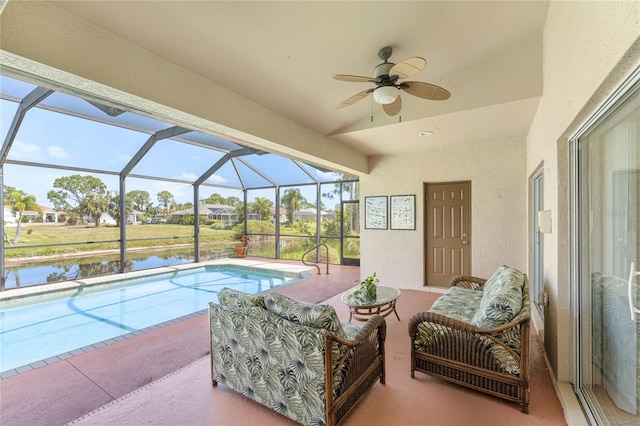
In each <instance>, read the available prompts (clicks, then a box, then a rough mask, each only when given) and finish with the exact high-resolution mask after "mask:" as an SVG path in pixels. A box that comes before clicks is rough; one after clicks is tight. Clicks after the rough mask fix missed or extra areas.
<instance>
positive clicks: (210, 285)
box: [0, 265, 301, 372]
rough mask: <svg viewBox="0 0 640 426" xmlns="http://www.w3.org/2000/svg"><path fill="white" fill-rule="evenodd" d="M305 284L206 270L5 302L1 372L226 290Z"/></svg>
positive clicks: (201, 305) (0, 314)
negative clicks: (228, 288) (229, 288)
mask: <svg viewBox="0 0 640 426" xmlns="http://www.w3.org/2000/svg"><path fill="white" fill-rule="evenodd" d="M300 279H301V278H300V277H297V278H296V277H295V276H293V275H291V274H284V273H279V272H277V271H262V270H256V269H249V268H243V267H240V266H226V265H225V266H205V267H202V268H195V269H188V270H182V271H177V272H172V273H164V274H159V275H153V276H151V277H147V278H137V279H132V280H126V281H118V282H113V283H110V284H109V285H106V286H102V285H101V286H95V287H79V288H77V289H74V290H73V291H72V292H68V291H67V292H65V293H64V294H62V293H61V294H53V295H48V296H37V297H29V298H27V299H25V300H24V301H20V302H6V303H3V304H2V306H0V372H4V371H7V370H11V369H14V368H17V367H21V366H27V365H28V364H32V363H35V362H38V361H40V360H48V359H51V358H53V359H51V361H56V360H57V359H55V357H56V356H57V355H60V354H65V353H68V352H71V351H74V350H76V349H78V348H83V347H86V346H90V345H93V344H95V343H98V342H102V341H105V340H109V339H113V338H116V337H118V336H122V335H125V334H128V333H131V332H136V331H138V330H142V329H145V328H147V327H150V326H153V325H156V324H160V323H163V322H166V321H170V320H173V319H176V318H180V317H183V316H185V315H189V314H193V313H194V312H199V311H203V310H206V309H207V308H208V304H209V302H212V301H217V300H218V297H217V293H218V291H220V290H221V289H222V288H224V287H231V288H234V289H237V290H241V291H244V292H247V293H260V292H262V291H265V290H269V289H273V288H275V287H278V286H281V285H284V284H291V283H293V282H295V281H299V280H300ZM45 362H46V361H45Z"/></svg>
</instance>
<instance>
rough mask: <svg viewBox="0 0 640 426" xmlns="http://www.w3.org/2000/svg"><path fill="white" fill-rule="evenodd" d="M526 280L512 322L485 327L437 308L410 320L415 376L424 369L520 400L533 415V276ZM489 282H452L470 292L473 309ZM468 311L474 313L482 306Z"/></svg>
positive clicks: (471, 279)
mask: <svg viewBox="0 0 640 426" xmlns="http://www.w3.org/2000/svg"><path fill="white" fill-rule="evenodd" d="M520 274H522V273H520ZM522 276H524V281H523V284H522V307H521V310H520V312H519V313H517V314H516V315H515V317H513V319H511V320H510V321H509V322H508V323H506V324H503V325H500V326H496V327H492V328H480V327H478V326H475V325H473V324H472V323H470V322H468V321H464V320H461V319H460V318H452V317H450V316H447V315H443V314H442V313H436V312H432V311H431V310H430V311H428V312H420V313H417V314H415V315H414V316H413V317H412V318H411V319H410V321H409V335H410V337H411V377H414V372H415V371H421V372H423V373H426V374H430V375H432V376H435V377H438V378H441V379H444V380H447V381H450V382H453V383H456V384H460V385H463V386H466V387H468V388H471V389H475V390H478V391H481V392H485V393H487V394H490V395H494V396H497V397H500V398H504V399H506V400H509V401H513V402H517V403H519V405H520V411H522V412H523V413H528V412H529V362H530V360H529V347H530V346H529V345H530V307H529V286H528V281H527V277H526V275H524V274H522ZM486 281H487V280H485V279H482V278H476V277H469V276H460V277H456V278H454V279H453V280H452V281H451V287H450V290H451V288H453V287H458V288H461V289H465V290H463V291H462V293H466V294H464V296H465V297H464V298H462V299H461V300H462V303H465V301H470V302H468V303H470V304H471V305H473V304H474V302H473V300H475V301H476V302H477V300H479V299H478V298H477V297H476V298H474V297H473V296H474V295H473V293H472V292H482V291H483V290H484V285H485V282H486ZM450 290H449V291H450ZM457 291H458V292H459V291H460V290H457ZM445 294H446V293H445ZM476 296H479V297H481V294H478V295H476ZM436 303H437V302H436ZM434 306H435V303H434ZM468 308H469V309H470V311H472V310H473V309H475V308H477V306H470V307H468Z"/></svg>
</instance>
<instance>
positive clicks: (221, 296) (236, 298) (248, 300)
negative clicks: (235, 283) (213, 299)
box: [218, 287, 264, 308]
mask: <svg viewBox="0 0 640 426" xmlns="http://www.w3.org/2000/svg"><path fill="white" fill-rule="evenodd" d="M218 302H220V304H221V305H225V306H229V307H232V308H253V307H259V308H264V296H260V295H255V294H251V293H245V292H244V291H240V290H235V289H233V288H229V287H225V288H223V289H222V290H220V291H219V292H218Z"/></svg>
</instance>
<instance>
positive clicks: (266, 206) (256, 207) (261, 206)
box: [248, 197, 273, 220]
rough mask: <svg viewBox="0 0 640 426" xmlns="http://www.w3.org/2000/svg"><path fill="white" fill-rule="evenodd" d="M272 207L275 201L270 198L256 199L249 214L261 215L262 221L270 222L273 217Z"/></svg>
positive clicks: (250, 207)
mask: <svg viewBox="0 0 640 426" xmlns="http://www.w3.org/2000/svg"><path fill="white" fill-rule="evenodd" d="M271 207H273V201H271V200H270V199H268V198H263V197H256V199H255V200H254V201H253V203H251V205H250V206H249V209H248V210H249V213H255V214H258V215H260V220H268V219H269V216H270V215H271Z"/></svg>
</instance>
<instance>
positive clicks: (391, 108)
mask: <svg viewBox="0 0 640 426" xmlns="http://www.w3.org/2000/svg"><path fill="white" fill-rule="evenodd" d="M392 52H393V49H392V48H391V46H386V47H383V48H382V49H380V50H379V51H378V57H379V58H380V59H382V60H383V61H384V62H383V63H381V64H379V65H378V66H376V67H375V69H374V71H373V77H363V76H359V75H349V74H336V75H334V76H333V78H335V79H336V80H341V81H349V82H364V83H374V84H375V85H376V86H375V87H373V88H370V89H366V90H363V91H362V92H359V93H356V94H355V95H353V96H351V97H350V98H347V99H345V100H344V101H342V103H340V105H338V106H337V107H336V109H340V108H344V107H347V106H349V105H353V104H355V103H356V102H358V101H359V100H361V99H364V98H366V97H367V96H368V95H369V93H373V99H374V100H375V101H376V103H379V104H381V105H382V108H383V109H384V112H386V113H387V114H388V115H396V114H398V113H399V112H400V110H401V109H402V100H401V99H400V96H399V94H400V90H404V91H405V92H407V93H409V94H410V95H414V96H417V97H419V98H423V99H430V100H432V101H443V100H445V99H449V97H450V96H451V93H449V91H448V90H446V89H443V88H442V87H440V86H436V85H435V84H429V83H423V82H421V81H402V82H399V81H398V80H401V79H404V78H407V77H411V76H413V75H415V74H417V73H419V72H420V71H422V70H423V69H424V67H425V66H426V65H427V61H426V60H425V59H424V58H420V57H418V56H415V57H413V58H407V59H405V60H404V61H401V62H398V63H397V64H394V63H393V62H389V61H387V59H389V58H390V57H391V53H392Z"/></svg>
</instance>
